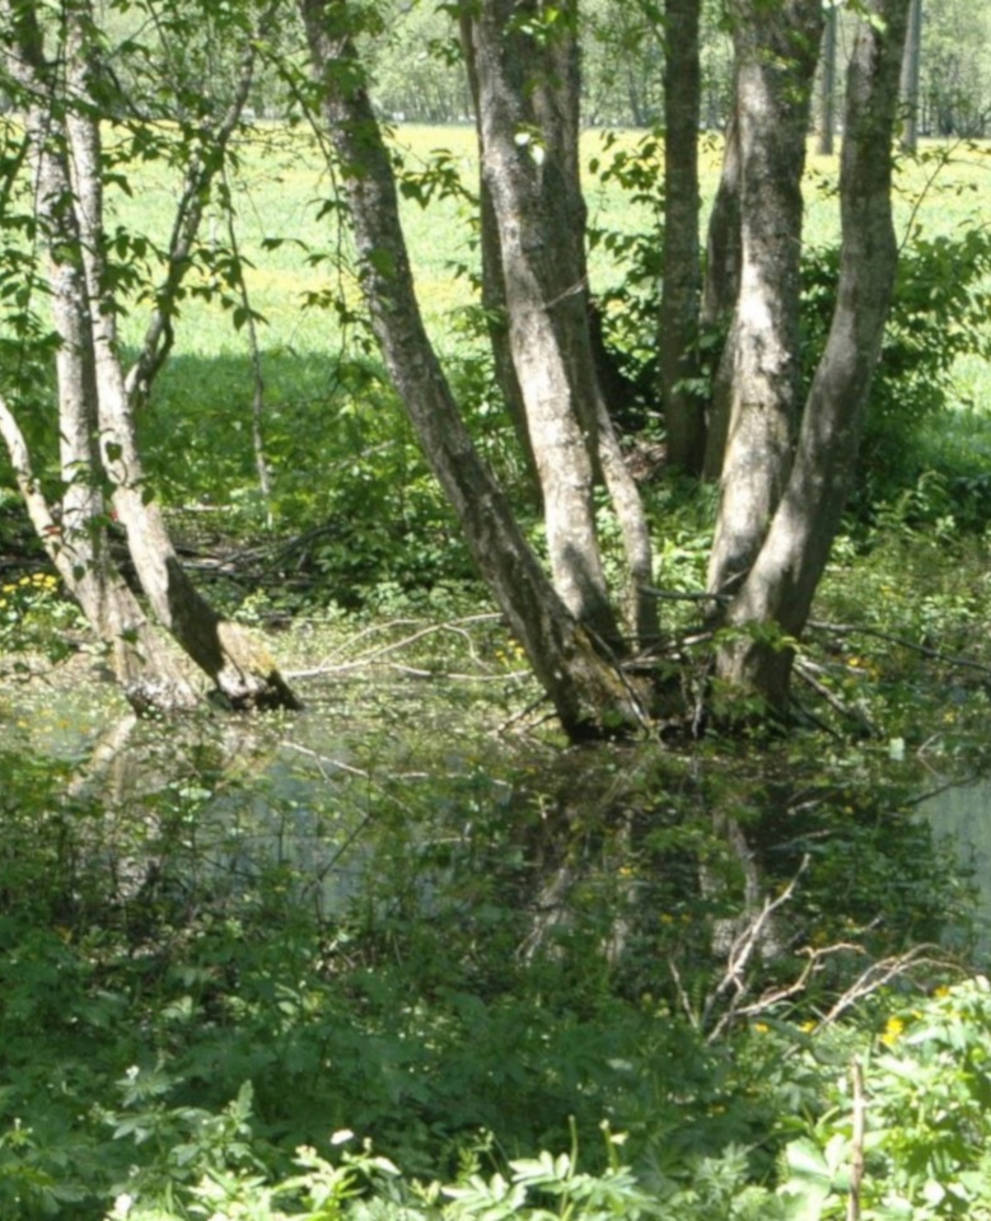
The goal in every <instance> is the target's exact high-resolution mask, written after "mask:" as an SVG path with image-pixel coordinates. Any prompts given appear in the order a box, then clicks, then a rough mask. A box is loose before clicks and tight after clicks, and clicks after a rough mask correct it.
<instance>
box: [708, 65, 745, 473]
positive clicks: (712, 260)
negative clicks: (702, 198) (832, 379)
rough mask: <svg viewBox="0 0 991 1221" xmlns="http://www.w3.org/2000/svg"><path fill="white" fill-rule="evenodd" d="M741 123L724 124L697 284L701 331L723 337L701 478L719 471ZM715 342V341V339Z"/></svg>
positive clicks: (733, 119) (735, 269) (734, 287)
mask: <svg viewBox="0 0 991 1221" xmlns="http://www.w3.org/2000/svg"><path fill="white" fill-rule="evenodd" d="M740 242H741V237H740V124H739V121H738V120H737V114H736V89H735V87H734V101H733V109H732V110H731V111H730V116H729V121H728V123H727V125H726V147H725V150H724V153H723V168H722V173H721V174H720V177H719V187H718V189H717V191H716V198H715V200H714V201H713V205H712V212H711V213H710V215H709V230H708V239H707V242H706V258H705V279H704V281H703V286H702V323H701V330H702V333H703V334H705V335H706V337H707V338H708V339H710V340H711V339H715V338H716V337H718V336H720V335H722V336H723V340H722V344H721V349H720V358H719V360H718V362H717V366H716V374H715V378H714V380H713V389H712V401H711V403H710V404H709V418H708V421H707V428H706V441H705V459H704V462H703V468H702V474H703V477H704V478H705V479H710V480H711V479H718V478H719V476H720V475H721V474H722V471H723V457H724V455H725V453H726V436H727V433H728V432H729V414H730V403H731V395H730V390H731V386H732V380H733V379H732V372H733V362H732V360H731V359H730V355H729V354H730V353H732V352H733V350H734V340H733V338H732V335H731V334H730V329H731V321H732V317H733V311H734V309H735V307H736V298H737V294H738V293H739V291H740V261H741V250H740ZM717 341H718V340H717Z"/></svg>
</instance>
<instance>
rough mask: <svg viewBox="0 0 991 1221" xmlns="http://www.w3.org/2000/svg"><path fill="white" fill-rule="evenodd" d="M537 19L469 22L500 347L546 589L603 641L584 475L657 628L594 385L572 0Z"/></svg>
mask: <svg viewBox="0 0 991 1221" xmlns="http://www.w3.org/2000/svg"><path fill="white" fill-rule="evenodd" d="M527 7H528V12H529V13H530V14H531V15H532V18H533V21H534V22H535V23H538V24H539V22H540V21H541V20H544V19H546V21H547V25H548V28H547V29H546V30H545V31H544V32H543V34H541V35H539V36H534V35H532V34H527V33H523V32H522V31H521V30H520V28H519V22H518V20H517V19H518V17H519V13H516V14H515V17H514V5H513V3H512V0H484V3H482V4H481V6H480V7H479V9H478V11H477V15H476V16H473V17H472V18H471V19H470V21H469V22H468V35H469V38H470V40H471V44H472V58H473V62H474V65H475V70H476V75H477V87H478V116H479V130H480V133H481V144H482V164H483V173H484V176H485V181H486V184H487V186H488V190H489V194H490V198H491V200H492V204H493V208H494V211H495V216H496V223H497V226H498V230H499V245H500V250H501V254H502V263H503V277H504V283H505V288H506V302H507V306H508V309H509V323H510V346H511V350H512V354H513V362H514V365H515V368H516V374H517V379H518V381H519V385H520V388H521V391H522V394H523V401H524V405H525V408H526V413H527V423H528V428H529V434H530V440H531V445H532V447H533V451H534V455H535V458H536V462H537V468H538V474H539V478H540V483H541V490H542V493H543V501H544V520H545V523H546V530H547V540H548V551H549V555H550V561H551V570H552V574H553V579H554V585H555V588H556V589H557V590H558V592H559V593H560V595H561V597H562V598H563V600H564V602H565V604H566V605H567V606H568V608H569V609H570V610H571V611H572V613H573V614H574V615H575V616H576V618H578V619H579V621H580V622H582V623H585V624H587V625H588V626H589V627H590V628H591V629H592V630H593V631H594V632H596V633H597V634H598V635H600V636H602V638H603V639H604V640H606V641H608V642H609V643H610V644H611V645H612V646H613V647H617V648H618V647H622V646H621V637H620V633H619V629H618V626H617V624H616V620H615V617H614V615H613V612H612V607H611V605H610V602H609V595H608V589H607V586H606V579H605V574H604V570H603V567H602V559H601V554H600V550H599V544H598V539H597V536H596V528H595V508H594V502H593V496H592V491H593V484H594V481H595V479H596V477H597V475H601V478H602V480H603V482H604V483H605V485H606V487H607V489H608V492H609V495H610V498H611V500H612V504H613V508H614V510H615V512H616V517H617V520H618V522H619V525H620V530H621V534H622V539H623V545H624V551H625V554H626V561H627V566H628V570H629V585H630V589H629V592H628V618H629V619H630V626H631V628H632V632H633V635H634V637H635V638H636V639H637V640H639V641H644V640H647V639H651V638H653V637H655V636H656V635H657V624H656V606H655V604H654V603H653V602H652V601H651V600H650V599H649V598H648V597H647V596H646V595H645V594H644V593H643V592H642V587H643V586H646V585H649V584H650V581H651V570H652V564H651V552H650V536H649V531H648V529H647V523H646V518H645V516H644V513H643V507H642V504H641V502H640V496H639V492H638V491H637V489H636V486H635V484H634V482H633V480H632V478H631V476H630V474H629V472H628V470H627V468H626V463H625V461H624V459H623V455H622V452H621V449H620V446H619V441H618V438H617V436H616V433H615V429H614V428H613V425H612V421H611V419H610V418H609V413H608V410H607V409H606V406H605V402H604V400H603V396H602V393H601V389H600V387H599V384H598V378H597V373H596V368H595V360H594V356H593V351H592V342H591V332H590V326H589V315H588V277H587V271H586V264H585V249H584V233H585V205H584V201H583V199H582V195H581V187H580V174H579V151H578V99H579V73H578V44H577V33H576V21H577V9H576V6H575V5H574V4H573V3H572V4H570V5H567V6H565V8H564V9H563V10H554V11H555V12H556V13H558V14H559V15H560V14H561V13H563V14H564V16H563V18H562V19H561V20H557V21H554V22H551V15H552V14H551V12H550V10H547V11H546V12H545V10H544V8H543V6H542V5H541V4H539V3H533V4H530V5H528V6H527Z"/></svg>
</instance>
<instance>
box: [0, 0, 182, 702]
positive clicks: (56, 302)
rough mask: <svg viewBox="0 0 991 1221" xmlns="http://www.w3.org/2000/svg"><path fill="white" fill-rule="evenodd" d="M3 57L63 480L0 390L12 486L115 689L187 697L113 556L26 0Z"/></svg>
mask: <svg viewBox="0 0 991 1221" xmlns="http://www.w3.org/2000/svg"><path fill="white" fill-rule="evenodd" d="M0 19H2V20H3V22H4V24H5V26H6V37H5V55H4V62H5V67H6V69H7V72H8V73H9V79H11V80H12V81H14V82H16V84H17V86H18V88H19V89H20V90H21V99H20V100H21V101H22V103H23V104H24V113H25V130H26V136H27V146H28V149H29V154H30V160H31V162H32V170H33V181H34V214H35V218H36V220H37V222H38V228H39V235H40V245H41V247H42V249H43V250H44V251H45V254H46V257H47V268H46V278H47V280H48V286H49V293H50V306H51V314H52V324H53V329H54V332H55V334H56V336H57V337H58V341H59V343H58V348H57V350H56V353H55V382H56V395H57V404H58V406H57V410H58V431H59V469H60V475H61V482H62V486H63V491H62V495H61V498H60V503H59V504H58V506H57V507H56V508H55V509H54V510H53V508H52V506H51V505H50V504H49V503H48V502H47V500H46V499H45V496H44V495H43V493H42V491H41V488H40V484H39V482H38V480H37V479H36V477H35V474H34V471H33V468H32V460H31V454H30V450H29V447H28V445H27V442H26V440H25V437H24V434H23V432H22V430H21V428H20V425H19V424H18V421H17V416H16V413H15V410H14V408H12V406H11V405H10V403H9V402H8V401H7V399H6V398H4V397H2V396H0V434H2V436H3V440H4V443H5V445H6V447H7V452H8V454H9V456H10V460H11V465H12V468H13V471H14V476H15V479H16V481H17V484H18V489H19V491H20V493H21V495H22V498H23V500H24V503H25V506H26V508H27V511H28V516H29V518H30V520H31V523H32V525H33V526H34V528H35V530H36V532H37V534H38V537H39V538H40V539H41V541H42V544H43V546H44V548H45V551H46V554H47V555H48V557H49V559H50V560H51V562H52V564H53V565H54V567H55V569H56V571H57V572H58V574H59V576H60V578H61V580H62V582H63V584H64V585H65V587H66V589H67V590H68V591H69V592H70V593H71V594H72V596H73V597H74V598H75V599H76V601H77V602H78V603H79V606H80V608H81V610H82V612H83V614H84V616H85V617H86V620H87V622H88V623H89V624H90V626H91V628H92V629H93V631H94V633H95V634H96V636H97V637H98V639H100V640H102V641H103V642H105V643H106V645H107V647H108V660H109V662H110V665H111V667H112V670H113V673H114V676H115V678H116V679H117V681H118V683H119V684H120V687H121V690H122V691H123V694H124V696H125V698H126V699H127V700H128V701H129V703H130V704H131V706H132V707H133V708H134V709H135V710H137V711H139V712H144V711H147V710H149V709H150V708H161V709H168V710H175V709H180V708H191V707H192V706H193V705H194V704H195V703H196V702H197V700H198V694H197V693H196V691H195V690H194V688H193V687H192V685H191V683H190V681H189V675H188V673H187V669H186V667H185V666H184V665H183V663H182V660H181V658H180V656H179V655H178V653H177V651H176V650H175V649H173V648H172V647H170V646H169V645H168V644H167V643H166V641H165V640H163V639H162V637H161V636H160V635H159V634H158V633H157V632H156V631H155V630H154V628H153V627H152V626H151V624H150V623H149V622H148V619H147V617H146V615H145V613H144V611H143V609H142V608H141V606H140V604H139V603H138V601H137V599H136V598H135V597H134V595H133V593H132V592H131V590H130V589H129V587H128V586H127V584H126V583H125V581H124V579H123V578H122V576H121V574H120V572H119V570H118V569H117V567H116V565H115V564H114V562H113V560H112V558H111V556H110V551H109V546H108V538H107V520H108V515H107V506H106V504H105V502H104V497H103V493H102V490H101V483H102V472H101V467H100V461H99V452H98V443H97V431H98V422H97V399H96V382H95V376H94V368H93V353H92V335H91V332H90V327H89V317H88V314H87V311H86V308H85V301H86V291H85V282H84V274H83V268H82V262H81V252H80V245H79V241H78V230H77V227H76V223H75V215H74V212H73V202H72V193H71V187H70V180H69V169H68V161H67V155H66V145H65V139H64V135H65V133H64V129H63V128H62V127H61V125H60V124H59V122H58V121H57V119H56V118H55V116H54V115H53V113H52V109H51V98H50V93H49V90H50V88H51V86H52V84H53V82H52V80H51V67H52V65H50V64H49V63H48V61H47V60H46V58H45V53H44V44H43V37H42V33H41V29H40V27H39V25H38V23H37V20H36V16H35V13H34V10H33V9H31V8H30V7H27V6H14V5H12V4H10V3H4V4H3V5H2V6H0Z"/></svg>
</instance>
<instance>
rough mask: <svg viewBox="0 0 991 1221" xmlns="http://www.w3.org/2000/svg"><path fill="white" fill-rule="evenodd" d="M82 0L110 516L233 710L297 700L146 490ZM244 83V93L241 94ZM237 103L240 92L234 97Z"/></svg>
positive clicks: (87, 206)
mask: <svg viewBox="0 0 991 1221" xmlns="http://www.w3.org/2000/svg"><path fill="white" fill-rule="evenodd" d="M91 21H92V13H91V10H90V6H89V3H88V0H78V2H77V3H76V4H75V5H73V7H72V9H71V11H70V14H69V21H68V37H69V42H68V49H67V52H68V53H67V59H68V65H69V68H68V77H69V86H70V89H71V90H72V92H73V95H74V96H73V97H72V100H71V104H70V105H69V107H68V108H67V114H66V118H65V126H66V134H67V139H68V146H69V149H70V170H71V179H72V182H71V186H72V196H73V199H74V211H75V225H76V230H75V232H74V233H71V234H67V237H68V238H69V240H70V243H71V242H75V248H76V249H78V250H80V251H81V254H82V268H83V272H84V276H85V290H86V292H85V298H86V301H87V305H88V309H89V327H90V336H91V342H92V360H93V366H94V373H95V382H96V399H97V407H98V418H99V427H100V438H101V455H100V456H101V459H102V463H103V467H104V470H105V472H106V474H107V477H108V479H109V480H110V483H111V485H112V488H113V491H112V500H113V505H114V509H115V511H116V513H117V516H118V518H119V520H120V522H121V524H122V525H123V526H124V528H125V530H126V531H127V545H128V550H129V551H130V554H131V558H132V560H133V562H134V567H135V570H136V571H137V574H138V580H139V581H140V582H141V588H142V590H143V591H144V593H145V595H146V596H147V598H148V601H149V602H150V604H151V607H152V610H153V611H154V613H155V616H156V617H157V619H158V620H159V622H161V623H162V625H163V626H164V627H166V628H167V629H168V631H169V632H170V633H171V634H172V636H173V637H174V638H175V640H176V641H177V642H178V644H179V645H180V646H181V647H182V649H183V650H184V651H185V652H186V653H187V654H188V655H189V656H190V658H192V660H193V661H194V662H195V663H196V665H198V666H199V667H200V669H202V670H203V671H204V672H205V673H206V674H207V675H208V676H209V677H210V679H211V680H212V681H213V683H214V684H215V686H216V688H217V690H218V691H219V692H220V693H221V695H222V696H223V697H224V698H225V699H226V700H227V701H228V703H229V704H230V705H231V706H232V707H234V708H247V707H258V708H298V707H300V704H299V701H298V700H297V699H296V697H295V696H294V695H293V693H292V691H290V689H289V688H288V686H287V685H286V683H285V681H284V680H283V678H282V676H281V674H280V673H279V670H278V667H277V666H276V664H275V662H274V661H273V660H272V658H271V657H270V656H269V654H268V653H267V651H266V650H265V649H264V648H262V647H261V646H260V645H258V644H257V643H256V642H255V641H254V640H253V639H252V638H251V636H250V635H249V634H248V633H247V632H245V631H244V629H243V628H241V627H239V626H238V625H237V624H235V623H232V622H230V621H228V620H225V619H223V618H222V617H221V616H220V615H218V614H217V612H216V611H215V610H214V609H213V608H212V607H211V606H210V604H209V603H208V602H207V601H206V600H205V599H204V598H203V597H202V596H201V595H200V593H199V592H198V591H197V590H196V588H195V586H194V585H193V584H192V582H191V581H190V580H189V578H188V576H187V575H186V573H185V572H184V571H183V569H182V566H181V564H180V563H179V559H178V557H177V555H176V553H175V549H174V548H173V546H172V542H171V540H170V538H169V535H168V530H167V528H166V525H165V519H164V517H163V514H162V512H161V509H160V508H159V506H158V505H157V504H156V503H155V501H154V500H153V499H152V498H151V496H150V495H149V488H148V486H147V484H146V482H145V477H144V472H143V468H142V462H141V456H140V453H139V450H138V445H137V437H136V432H135V427H134V396H133V395H132V394H129V393H128V389H127V385H126V381H125V376H124V370H123V366H122V364H121V359H120V352H119V343H118V339H117V323H116V317H117V303H116V302H115V301H114V299H113V297H112V295H111V292H110V289H109V287H108V285H109V284H110V277H109V276H108V274H107V270H108V269H107V266H106V262H105V258H104V253H103V252H104V248H105V240H104V232H103V183H102V169H101V157H102V154H101V147H100V132H99V126H98V122H97V120H96V119H95V118H94V112H95V107H94V106H93V105H92V104H90V103H89V80H88V71H89V65H88V63H87V57H88V30H89V23H91ZM249 83H250V76H249V77H248V81H247V82H245V83H244V88H243V97H246V96H247V85H248V84H249ZM242 104H243V99H242Z"/></svg>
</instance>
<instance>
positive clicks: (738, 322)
mask: <svg viewBox="0 0 991 1221" xmlns="http://www.w3.org/2000/svg"><path fill="white" fill-rule="evenodd" d="M730 7H731V11H732V15H733V20H734V44H735V48H736V64H737V66H736V91H737V120H738V123H739V140H740V181H741V191H740V214H741V255H742V257H741V266H740V286H739V292H738V295H737V301H736V312H735V315H734V320H733V328H732V332H731V341H732V346H731V348H730V350H729V351H728V352H727V354H726V359H727V360H731V361H732V366H731V367H732V384H731V393H730V413H729V432H728V436H727V443H726V453H725V457H724V461H723V470H722V494H721V498H720V506H719V513H718V517H717V521H716V533H715V539H714V542H713V548H712V554H711V556H710V562H709V578H708V579H709V588H710V589H711V590H712V591H713V592H716V593H726V592H728V591H731V590H733V589H735V588H737V587H738V586H739V585H740V583H741V582H742V581H743V580H744V578H745V577H746V574H747V572H748V571H749V569H750V566H751V564H752V563H753V561H754V559H755V558H756V555H757V552H758V550H759V548H760V545H761V543H762V542H763V539H764V535H765V534H766V532H767V528H768V526H769V525H770V521H771V516H772V514H773V513H774V510H775V508H776V507H777V504H778V501H779V499H780V497H781V493H782V491H783V490H784V484H785V480H786V479H787V476H788V470H789V467H790V465H791V459H792V452H793V446H794V441H795V434H796V430H797V425H798V407H799V404H798V392H799V376H800V371H801V370H800V361H799V351H798V314H799V258H800V254H801V242H802V194H801V179H802V170H803V168H804V165H805V134H806V131H807V129H808V120H809V106H810V98H811V91H812V80H813V74H814V72H815V65H816V57H817V55H818V49H819V43H820V38H821V34H822V6H821V4H820V0H787V2H785V3H782V4H778V5H775V6H773V7H772V6H769V5H767V4H766V3H765V0H735V2H734V3H733V4H732V5H731V6H730Z"/></svg>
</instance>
